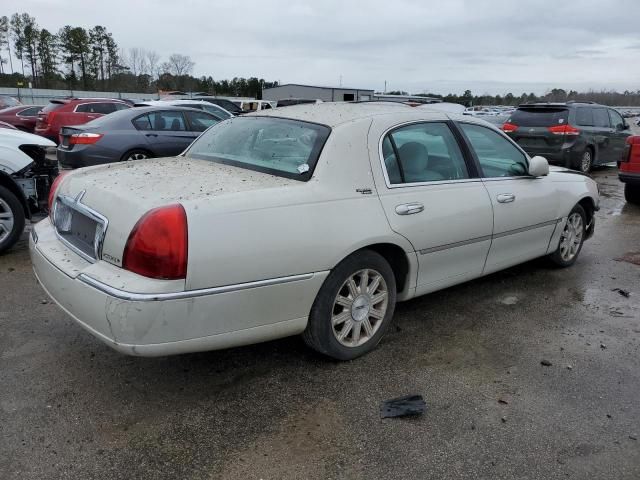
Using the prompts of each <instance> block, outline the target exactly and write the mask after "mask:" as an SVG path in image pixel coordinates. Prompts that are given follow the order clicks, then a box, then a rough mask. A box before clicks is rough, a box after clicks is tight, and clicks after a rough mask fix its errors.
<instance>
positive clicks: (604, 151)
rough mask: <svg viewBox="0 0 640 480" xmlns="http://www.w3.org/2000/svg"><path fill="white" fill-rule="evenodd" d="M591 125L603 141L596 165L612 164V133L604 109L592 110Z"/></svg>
mask: <svg viewBox="0 0 640 480" xmlns="http://www.w3.org/2000/svg"><path fill="white" fill-rule="evenodd" d="M593 123H594V128H595V129H596V130H597V133H598V135H602V136H603V137H604V139H605V140H604V141H603V142H602V147H601V148H600V151H599V155H598V156H597V157H596V164H602V163H609V162H614V161H615V159H614V157H615V151H614V144H615V139H614V135H613V134H614V131H613V128H612V127H611V121H610V120H609V112H608V111H607V109H606V108H604V107H598V108H594V109H593Z"/></svg>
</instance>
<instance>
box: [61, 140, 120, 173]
mask: <svg viewBox="0 0 640 480" xmlns="http://www.w3.org/2000/svg"><path fill="white" fill-rule="evenodd" d="M120 155H121V154H120V152H116V151H114V150H111V149H105V148H102V147H101V146H99V145H91V146H86V145H76V146H75V147H74V149H73V150H66V149H64V148H62V147H60V146H59V147H58V148H57V150H56V157H57V158H58V162H60V165H61V166H62V167H63V168H83V167H92V166H94V165H102V164H105V163H113V162H118V161H120Z"/></svg>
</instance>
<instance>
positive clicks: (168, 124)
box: [149, 111, 187, 132]
mask: <svg viewBox="0 0 640 480" xmlns="http://www.w3.org/2000/svg"><path fill="white" fill-rule="evenodd" d="M149 121H150V122H151V130H156V131H165V132H181V131H185V130H186V129H187V127H186V125H185V123H184V117H183V116H182V112H171V111H169V112H151V113H149Z"/></svg>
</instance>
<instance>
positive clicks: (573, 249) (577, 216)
mask: <svg viewBox="0 0 640 480" xmlns="http://www.w3.org/2000/svg"><path fill="white" fill-rule="evenodd" d="M586 220H587V214H586V213H585V211H584V208H582V207H581V206H580V205H576V206H575V207H573V210H571V212H570V213H569V216H568V217H567V223H565V225H564V229H563V230H562V234H561V235H560V242H559V243H558V248H557V249H556V251H555V252H553V253H552V254H551V255H549V259H550V260H551V261H552V262H553V263H554V264H556V265H557V266H559V267H569V266H571V265H573V264H574V263H575V261H576V259H577V258H578V255H579V254H580V250H582V244H583V243H584V239H585V236H586V228H587V227H586V225H587V223H586Z"/></svg>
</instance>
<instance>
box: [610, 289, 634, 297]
mask: <svg viewBox="0 0 640 480" xmlns="http://www.w3.org/2000/svg"><path fill="white" fill-rule="evenodd" d="M611 291H612V292H618V293H619V294H620V295H622V296H623V297H625V298H629V296H630V295H631V292H630V291H629V290H625V289H624V288H614V289H613V290H611Z"/></svg>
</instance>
